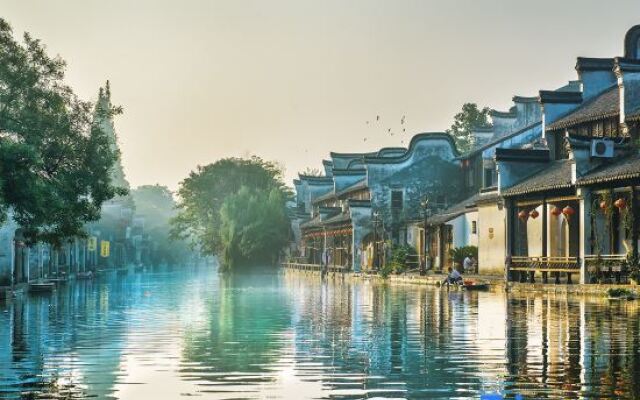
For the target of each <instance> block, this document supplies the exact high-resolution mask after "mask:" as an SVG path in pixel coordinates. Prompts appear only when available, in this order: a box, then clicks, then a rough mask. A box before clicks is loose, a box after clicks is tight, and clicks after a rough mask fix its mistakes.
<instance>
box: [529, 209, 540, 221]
mask: <svg viewBox="0 0 640 400" xmlns="http://www.w3.org/2000/svg"><path fill="white" fill-rule="evenodd" d="M539 215H540V213H538V210H533V211H531V213H530V214H529V216H530V217H531V218H533V219H536V218H538V216H539Z"/></svg>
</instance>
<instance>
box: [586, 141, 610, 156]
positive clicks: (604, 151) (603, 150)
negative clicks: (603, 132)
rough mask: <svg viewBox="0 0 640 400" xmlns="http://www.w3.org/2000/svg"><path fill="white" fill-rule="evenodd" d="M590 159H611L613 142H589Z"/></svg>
mask: <svg viewBox="0 0 640 400" xmlns="http://www.w3.org/2000/svg"><path fill="white" fill-rule="evenodd" d="M591 157H602V158H611V157H613V141H612V140H608V139H593V140H592V141H591Z"/></svg>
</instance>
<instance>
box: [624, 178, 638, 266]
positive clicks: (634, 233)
mask: <svg viewBox="0 0 640 400" xmlns="http://www.w3.org/2000/svg"><path fill="white" fill-rule="evenodd" d="M630 207H631V208H630V210H627V212H630V213H632V214H631V216H632V217H633V220H632V222H631V256H632V257H633V259H634V260H635V261H636V262H637V260H638V218H640V212H638V196H637V195H636V188H635V186H631V205H630Z"/></svg>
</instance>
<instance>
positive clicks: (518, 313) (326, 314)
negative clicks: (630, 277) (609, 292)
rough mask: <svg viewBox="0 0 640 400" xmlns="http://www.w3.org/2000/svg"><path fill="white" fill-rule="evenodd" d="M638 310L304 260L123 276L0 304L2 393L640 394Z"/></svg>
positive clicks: (224, 395) (130, 396) (111, 395)
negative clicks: (367, 273) (245, 269)
mask: <svg viewBox="0 0 640 400" xmlns="http://www.w3.org/2000/svg"><path fill="white" fill-rule="evenodd" d="M638 311H639V307H638V305H637V303H635V302H620V301H619V302H615V301H608V300H606V299H604V298H590V299H589V298H587V299H585V298H578V297H576V298H573V297H569V298H567V297H566V296H556V297H554V296H551V297H549V296H536V295H530V296H523V295H520V296H515V295H509V296H507V295H506V294H504V293H488V292H487V293H483V292H480V293H479V292H458V291H446V290H440V289H437V288H434V287H418V286H393V285H388V286H387V285H383V284H376V283H371V282H362V281H354V280H348V279H346V280H343V279H331V278H330V279H329V280H327V281H324V282H323V281H321V280H320V278H319V277H318V276H316V275H304V274H301V273H296V272H286V273H282V272H281V273H264V274H252V275H235V276H220V275H218V274H217V273H215V272H214V271H212V269H211V268H205V267H200V268H195V267H185V268H179V269H174V270H172V271H159V272H146V273H133V272H131V273H129V274H128V275H126V276H123V275H116V274H113V275H110V276H105V277H100V278H98V279H95V280H93V281H75V282H71V283H69V284H68V285H67V286H65V287H62V288H60V290H58V291H57V292H56V293H54V294H51V295H41V296H33V295H28V296H27V295H25V296H22V297H21V298H18V299H17V300H15V301H13V302H9V303H6V304H0V398H40V397H41V398H52V397H54V398H56V397H59V398H119V399H136V400H138V399H154V400H155V399H180V398H187V397H192V396H193V397H197V398H201V399H251V398H268V399H319V398H332V399H363V398H367V399H372V398H395V399H398V398H411V399H437V398H438V399H456V398H457V399H472V398H481V397H482V396H484V397H485V398H494V397H492V396H491V394H498V393H499V394H500V395H502V396H505V398H523V399H540V398H545V399H569V398H629V399H631V398H639V397H640V354H639V353H640V325H639V324H640V319H639V318H638ZM21 396H22V397H21Z"/></svg>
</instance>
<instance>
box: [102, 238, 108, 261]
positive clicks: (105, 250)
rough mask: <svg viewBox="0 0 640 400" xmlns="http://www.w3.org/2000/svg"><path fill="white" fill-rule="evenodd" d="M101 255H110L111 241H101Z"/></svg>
mask: <svg viewBox="0 0 640 400" xmlns="http://www.w3.org/2000/svg"><path fill="white" fill-rule="evenodd" d="M100 257H109V242H108V241H106V240H103V241H101V242H100Z"/></svg>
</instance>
